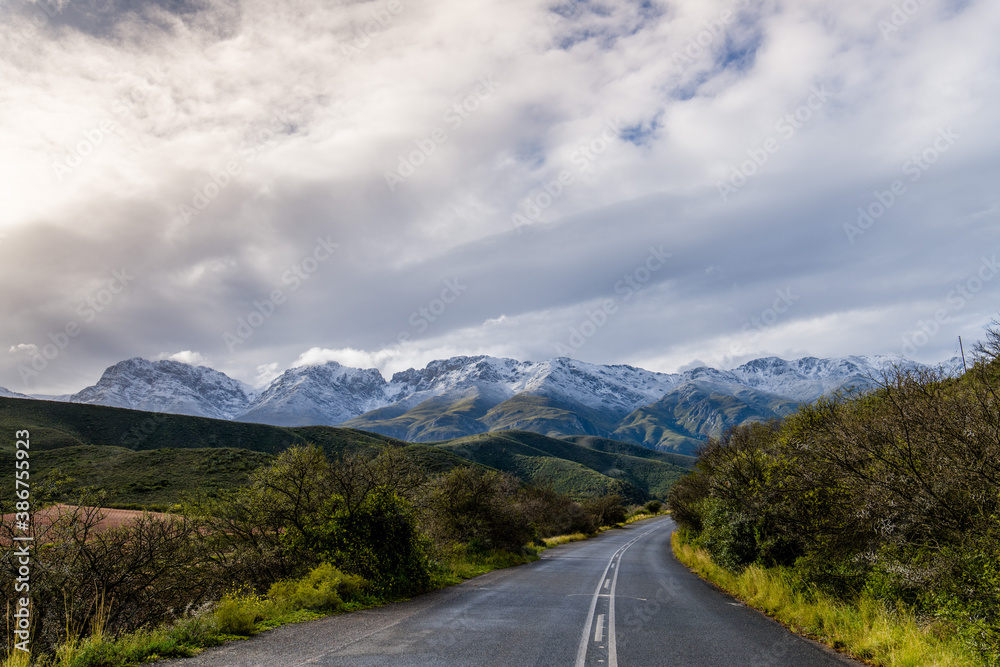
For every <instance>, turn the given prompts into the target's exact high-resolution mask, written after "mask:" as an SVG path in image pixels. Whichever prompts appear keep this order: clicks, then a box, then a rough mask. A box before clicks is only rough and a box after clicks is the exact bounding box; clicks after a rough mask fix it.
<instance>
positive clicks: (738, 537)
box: [701, 498, 758, 572]
mask: <svg viewBox="0 0 1000 667" xmlns="http://www.w3.org/2000/svg"><path fill="white" fill-rule="evenodd" d="M701 514H702V517H703V521H704V528H703V530H702V532H701V545H702V546H703V547H704V548H705V550H706V551H708V553H709V554H711V555H712V560H714V561H715V562H716V563H718V564H719V565H721V566H722V567H724V568H726V569H728V570H731V571H734V572H735V571H739V570H741V569H743V568H744V567H746V566H747V565H749V564H750V563H753V562H754V561H755V560H756V559H757V554H758V549H757V539H756V534H755V531H754V529H753V526H752V524H751V523H750V521H749V520H748V517H747V516H746V515H744V514H741V513H740V512H737V511H735V510H734V509H733V508H731V507H729V506H727V504H726V503H724V502H723V501H721V500H719V499H718V498H709V499H708V500H705V501H702V511H701Z"/></svg>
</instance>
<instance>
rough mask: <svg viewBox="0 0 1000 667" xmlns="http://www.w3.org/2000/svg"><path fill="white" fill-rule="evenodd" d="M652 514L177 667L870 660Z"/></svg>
mask: <svg viewBox="0 0 1000 667" xmlns="http://www.w3.org/2000/svg"><path fill="white" fill-rule="evenodd" d="M673 528H674V524H673V521H672V520H670V519H669V518H660V519H652V520H649V521H644V522H639V523H636V524H632V525H630V526H626V527H625V528H623V529H620V530H611V531H608V532H606V533H603V534H601V535H599V536H597V537H595V538H593V539H590V540H585V541H582V542H575V543H571V544H566V545H563V546H560V547H556V548H554V549H549V550H547V551H546V552H545V553H544V554H543V557H542V559H541V560H539V561H537V562H535V563H530V564H528V565H523V566H520V567H515V568H510V569H507V570H498V571H496V572H491V573H489V574H486V575H483V576H482V577H477V578H475V579H471V580H469V581H467V582H465V583H463V584H460V585H458V586H453V587H451V588H448V589H444V590H441V591H436V592H434V593H430V594H428V595H424V596H420V597H418V598H415V599H413V600H410V601H408V602H403V603H399V604H393V605H386V606H385V607H381V608H379V609H370V610H365V611H361V612H354V613H351V614H340V615H336V616H330V617H327V618H324V619H320V620H317V621H312V622H309V623H301V624H297V625H289V626H285V627H282V628H278V629H276V630H272V631H269V632H266V633H262V634H261V635H258V636H257V637H255V638H253V639H251V640H249V641H246V642H236V643H232V644H229V645H226V646H223V647H220V648H217V649H210V650H208V651H205V652H204V653H202V654H200V655H199V656H196V657H195V658H191V659H188V660H179V661H171V662H168V663H162V664H163V665H164V666H166V665H170V666H171V667H203V666H204V667H207V666H212V667H225V666H232V667H244V666H246V667H250V666H252V667H271V666H273V667H279V666H280V667H289V666H299V667H304V666H305V665H327V666H331V667H332V666H344V667H347V666H349V667H387V666H392V667H417V666H420V667H424V666H427V665H432V666H440V667H454V666H456V665H463V666H468V667H498V666H503V665H517V666H518V667H521V666H526V665H528V666H530V665H536V666H538V667H552V666H554V665H560V666H565V667H596V666H600V667H608V666H617V665H621V666H622V667H626V666H628V667H633V666H634V667H661V666H662V667H730V666H731V667H765V666H772V665H789V666H792V665H794V666H795V667H834V666H841V665H844V664H854V665H857V664H860V663H856V662H853V661H851V660H848V659H846V658H844V657H842V656H840V655H839V654H837V653H835V652H833V651H831V650H830V649H826V648H825V647H822V646H820V645H818V644H816V643H814V642H810V641H808V640H805V639H802V638H800V637H797V636H795V635H793V634H791V633H790V632H788V631H787V630H786V629H785V628H784V627H782V626H781V625H780V624H778V623H776V622H774V621H772V620H770V619H768V618H767V617H765V616H763V615H762V614H760V613H758V612H756V611H754V610H752V609H748V608H746V607H745V606H743V605H742V604H740V603H738V602H736V601H735V600H734V599H733V598H731V597H729V596H728V595H726V594H724V593H722V592H720V591H719V590H717V589H716V588H714V587H713V586H711V585H710V584H708V583H706V582H704V581H702V580H701V579H699V578H698V577H697V576H695V575H694V574H692V573H691V572H690V571H689V570H688V569H687V568H686V567H684V566H683V565H681V564H680V563H679V562H678V561H677V560H676V559H675V558H674V557H673V554H672V552H671V550H670V534H671V533H672V532H673Z"/></svg>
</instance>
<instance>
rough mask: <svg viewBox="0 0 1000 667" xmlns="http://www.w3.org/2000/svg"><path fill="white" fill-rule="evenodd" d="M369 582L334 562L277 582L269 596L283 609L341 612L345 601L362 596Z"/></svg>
mask: <svg viewBox="0 0 1000 667" xmlns="http://www.w3.org/2000/svg"><path fill="white" fill-rule="evenodd" d="M365 584H366V582H365V580H364V579H362V578H361V577H358V576H356V575H349V574H344V573H343V572H341V571H340V570H338V569H337V568H335V567H334V566H333V565H331V564H330V563H322V564H320V565H319V566H318V567H316V568H315V569H313V570H312V571H311V572H310V573H309V574H308V575H306V576H305V577H303V578H302V579H298V580H286V581H279V582H277V583H275V584H273V585H272V586H271V589H270V590H269V591H268V593H267V596H268V597H269V598H270V599H271V600H273V601H274V603H275V604H276V605H277V606H278V608H279V609H281V610H282V611H297V610H299V609H308V610H310V611H321V612H322V611H327V612H329V611H340V610H341V609H343V607H344V602H345V601H353V600H356V599H358V598H359V597H360V595H361V590H362V588H363V587H364V586H365Z"/></svg>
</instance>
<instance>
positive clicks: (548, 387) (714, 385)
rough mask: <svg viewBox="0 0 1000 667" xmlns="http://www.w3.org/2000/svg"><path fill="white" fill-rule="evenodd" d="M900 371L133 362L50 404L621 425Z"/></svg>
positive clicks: (875, 363) (281, 421)
mask: <svg viewBox="0 0 1000 667" xmlns="http://www.w3.org/2000/svg"><path fill="white" fill-rule="evenodd" d="M896 366H901V367H903V368H907V369H921V368H928V367H926V366H922V365H920V364H916V363H913V362H905V361H901V360H899V359H898V358H892V357H860V356H852V357H844V358H838V359H816V358H813V357H807V358H804V359H797V360H792V361H787V360H784V359H779V358H777V357H767V358H763V359H755V360H753V361H750V362H748V363H746V364H743V365H742V366H740V367H738V368H734V369H732V370H718V369H714V368H708V367H700V368H695V369H691V370H688V371H685V372H683V373H677V374H668V373H657V372H653V371H647V370H643V369H641V368H635V367H633V366H626V365H614V366H605V365H599V364H590V363H585V362H582V361H576V360H573V359H568V358H565V357H560V358H557V359H550V360H548V361H540V362H531V361H517V360H515V359H503V358H495V357H487V356H475V357H453V358H451V359H442V360H438V361H432V362H431V363H429V364H427V366H426V367H425V368H422V369H419V370H418V369H412V368H411V369H409V370H406V371H402V372H399V373H396V374H395V375H393V376H392V379H391V380H390V381H388V382H387V381H386V380H385V379H384V378H383V377H382V375H381V374H380V373H379V371H378V370H376V369H374V368H369V369H358V368H348V367H345V366H342V365H340V364H339V363H337V362H328V363H325V364H322V365H317V366H300V367H296V368H290V369H288V370H286V371H285V372H284V373H283V374H281V375H280V376H279V377H277V378H276V379H274V380H273V381H272V382H271V383H270V384H269V385H268V386H267V387H265V388H263V389H261V390H255V389H253V388H252V387H250V386H249V385H246V384H243V383H242V382H239V381H237V380H234V379H232V378H230V377H228V376H227V375H225V374H223V373H220V372H219V371H215V370H212V369H210V368H206V367H204V366H191V365H188V364H184V363H181V362H177V361H147V360H145V359H140V358H135V359H129V360H127V361H122V362H120V363H118V364H115V365H114V366H111V367H110V368H108V369H107V370H106V371H105V372H104V375H103V376H102V377H101V379H100V381H98V383H97V384H96V385H94V386H92V387H88V388H86V389H84V390H83V391H80V392H79V393H77V394H73V395H71V396H68V397H58V398H56V397H52V398H56V400H59V399H65V400H70V401H72V402H77V403H95V404H100V405H110V406H116V407H124V408H133V409H140V410H151V411H158V412H170V413H176V414H187V415H197V416H204V417H213V418H218V419H235V420H239V421H251V422H261V423H268V424H275V425H281V426H301V425H313V424H324V425H335V424H340V423H343V422H345V421H347V420H349V419H352V418H355V417H359V416H361V415H364V414H365V413H368V412H371V411H373V410H377V409H380V408H388V409H389V412H384V411H383V412H382V413H380V415H381V416H380V418H387V417H391V416H392V415H396V414H403V413H404V412H406V411H407V410H409V409H411V408H413V407H415V406H416V405H418V404H420V403H423V402H424V401H427V400H428V399H432V398H434V399H436V400H437V401H438V402H439V403H440V405H442V406H447V405H449V404H450V403H453V402H454V401H456V400H459V399H461V398H463V397H475V399H476V401H477V404H478V405H485V406H486V408H484V409H488V408H489V407H491V406H494V405H498V404H500V403H502V402H504V401H507V400H509V399H511V398H513V397H514V396H517V395H520V394H528V395H536V396H542V397H546V398H549V399H552V400H553V401H556V402H557V403H559V404H561V405H565V406H569V407H572V406H574V405H576V406H582V407H586V408H589V409H592V410H597V411H600V412H601V413H603V414H605V415H607V416H608V417H609V418H612V419H620V418H622V417H624V416H626V415H628V414H630V413H632V412H634V411H635V410H638V409H639V408H643V407H646V406H651V405H652V404H654V403H656V402H657V401H660V400H661V399H662V398H663V397H664V396H665V395H667V394H668V393H670V392H671V391H674V390H675V389H677V388H678V387H682V386H684V385H687V384H689V383H692V382H695V383H698V385H699V386H700V387H702V388H704V389H705V390H706V391H707V390H709V389H710V390H711V391H712V392H714V393H716V394H719V395H730V396H737V395H738V394H739V392H740V391H741V390H747V389H752V390H754V391H756V392H761V393H764V394H769V395H774V396H778V397H782V398H785V399H790V400H792V401H795V402H799V403H807V402H811V401H813V400H815V399H817V398H819V397H820V396H823V395H827V394H830V393H832V392H835V391H838V390H841V389H844V388H847V387H857V388H860V389H863V390H865V389H870V388H872V387H874V386H876V385H877V382H878V378H879V377H880V375H881V372H882V371H884V370H888V369H890V368H893V367H896ZM938 368H939V369H940V370H942V371H943V372H945V373H948V374H954V373H957V372H961V369H962V365H961V359H960V358H955V359H950V360H948V361H947V362H944V363H943V364H941V366H939V367H938ZM0 395H4V396H18V397H23V396H21V395H20V394H15V393H14V392H10V391H7V390H0ZM390 413H391V414H390Z"/></svg>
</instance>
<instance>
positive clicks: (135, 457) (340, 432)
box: [0, 398, 692, 507]
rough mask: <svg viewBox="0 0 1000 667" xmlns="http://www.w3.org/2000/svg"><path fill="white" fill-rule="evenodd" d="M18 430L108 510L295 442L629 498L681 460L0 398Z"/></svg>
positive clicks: (212, 483)
mask: <svg viewBox="0 0 1000 667" xmlns="http://www.w3.org/2000/svg"><path fill="white" fill-rule="evenodd" d="M470 409H471V408H470ZM23 429H27V430H29V431H30V433H31V452H32V457H31V461H32V468H31V469H32V483H33V486H34V487H35V488H36V489H39V491H40V492H42V493H44V492H45V490H46V489H50V490H51V489H56V488H58V489H61V490H62V491H63V492H67V491H72V490H75V489H80V488H82V487H93V488H98V489H103V490H104V491H106V492H107V494H108V495H107V502H108V503H109V504H113V505H118V506H129V505H135V506H144V507H163V506H166V505H170V504H172V503H176V502H178V501H180V500H181V499H182V498H183V496H184V494H186V493H192V492H201V493H209V494H213V493H217V492H218V491H220V490H221V489H225V488H230V487H233V486H238V485H242V484H244V483H245V482H246V480H247V476H248V475H249V474H250V472H251V471H253V470H255V469H256V468H258V467H260V466H262V465H265V464H267V463H268V462H269V461H271V460H272V458H273V457H274V455H275V454H277V453H279V452H281V451H283V450H285V449H287V448H288V447H291V446H294V445H302V444H306V443H314V444H316V445H318V446H320V447H322V448H323V449H324V450H326V451H327V452H328V453H330V454H337V453H339V452H345V451H357V450H360V449H365V448H381V447H385V446H387V445H390V444H394V445H398V446H402V447H405V448H406V450H407V451H408V452H409V453H410V454H412V455H413V457H414V458H415V459H416V460H417V461H418V462H419V463H420V464H421V466H423V467H424V468H426V469H427V470H430V471H434V472H441V471H446V470H450V469H451V468H453V467H455V466H456V465H467V464H468V463H470V462H471V463H474V464H478V465H484V466H488V467H491V468H496V469H498V470H502V471H504V472H508V473H510V474H512V475H514V476H516V477H518V478H519V479H522V480H524V481H525V482H528V483H533V484H551V485H552V487H553V488H554V489H555V490H557V491H561V492H566V493H569V494H571V495H573V496H575V497H578V498H581V497H585V496H590V495H595V494H604V493H618V494H620V495H622V496H623V497H625V498H627V499H629V500H633V501H635V502H639V501H643V500H646V499H647V498H649V497H662V496H665V494H666V493H667V491H668V489H669V488H670V485H671V484H673V482H674V481H675V480H676V479H678V478H679V477H680V476H681V475H682V474H684V472H686V470H687V468H689V467H690V466H691V462H692V460H691V459H689V458H688V457H683V456H679V455H676V454H667V453H662V452H655V451H653V450H649V449H646V448H643V447H641V446H639V445H634V444H627V443H620V442H615V441H613V440H606V439H602V438H596V437H592V436H573V437H566V438H552V437H548V436H544V435H540V434H537V433H529V432H525V431H513V430H506V431H497V432H494V433H490V434H479V435H475V436H469V437H464V438H458V439H452V440H441V441H438V442H434V443H426V444H425V443H420V444H417V443H408V442H405V441H403V440H401V439H395V438H391V437H388V436H385V435H379V434H376V433H371V432H367V431H362V430H358V429H352V428H339V427H331V426H303V427H294V428H289V427H279V426H268V425H264V424H249V423H240V422H230V421H222V420H217V419H206V418H203V417H190V416H185V415H167V414H160V413H152V412H143V411H138V410H126V409H123V408H109V407H104V406H97V405H82V404H76V403H59V402H54V401H38V400H26V399H14V398H0V430H2V432H5V433H8V434H9V437H10V438H11V443H12V439H13V434H14V432H15V431H18V430H23ZM425 432H431V431H429V430H428V431H425ZM13 456H14V454H13V448H12V447H3V448H0V467H4V468H7V469H13ZM11 483H12V482H11V481H10V480H8V479H7V478H4V479H0V492H3V493H7V494H8V495H9V492H8V491H9V490H8V487H9V486H10V485H11Z"/></svg>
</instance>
